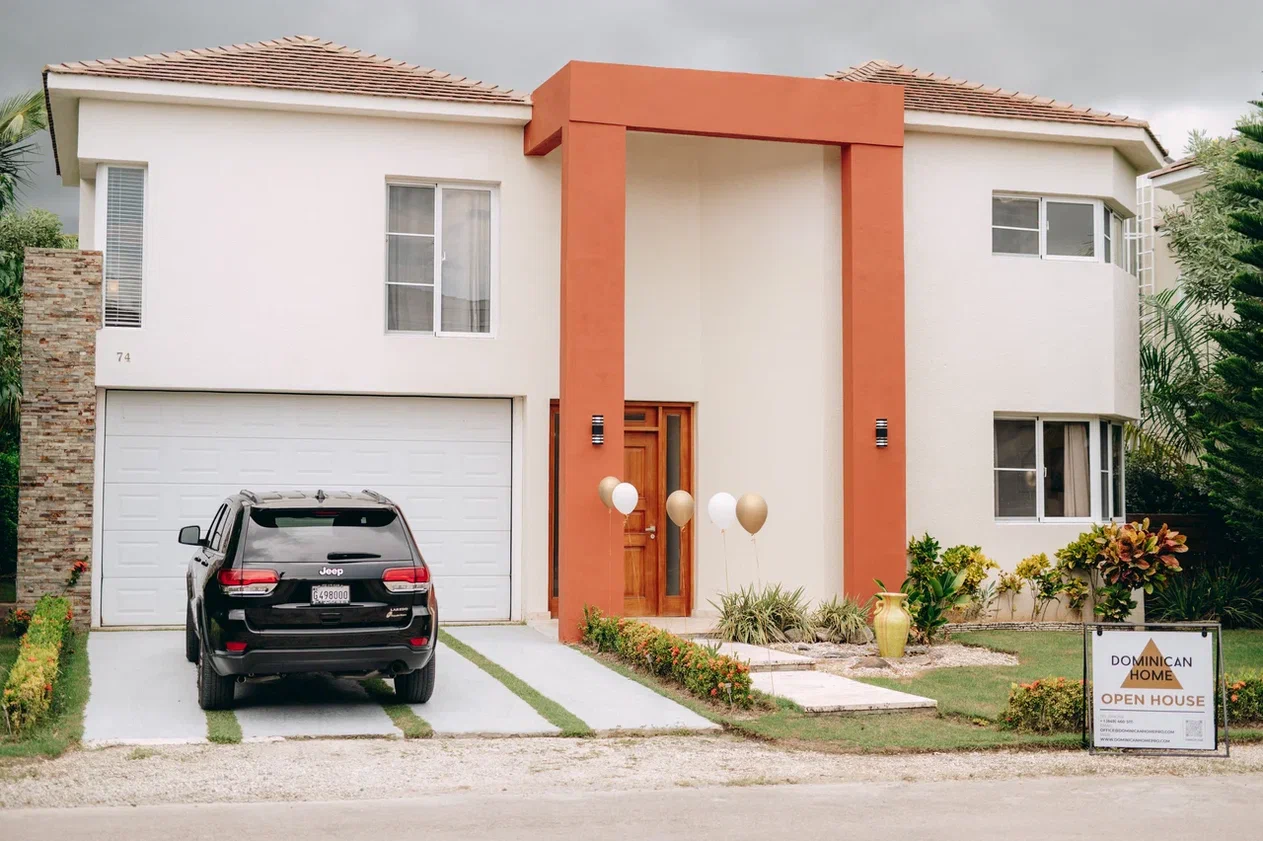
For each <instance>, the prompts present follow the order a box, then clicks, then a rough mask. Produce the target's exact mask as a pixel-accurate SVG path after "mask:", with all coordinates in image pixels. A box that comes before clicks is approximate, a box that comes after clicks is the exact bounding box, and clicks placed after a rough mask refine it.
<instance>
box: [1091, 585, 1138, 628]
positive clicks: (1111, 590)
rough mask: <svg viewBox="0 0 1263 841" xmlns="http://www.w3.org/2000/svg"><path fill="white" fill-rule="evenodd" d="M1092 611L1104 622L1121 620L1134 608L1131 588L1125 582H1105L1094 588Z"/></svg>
mask: <svg viewBox="0 0 1263 841" xmlns="http://www.w3.org/2000/svg"><path fill="white" fill-rule="evenodd" d="M1093 601H1094V602H1095V604H1094V605H1093V607H1092V612H1093V613H1095V614H1096V615H1097V616H1099V617H1100V618H1101V619H1103V620H1104V621H1106V622H1122V621H1123V620H1125V619H1126V618H1127V617H1128V616H1131V612H1132V611H1133V610H1135V609H1136V600H1135V599H1133V598H1132V597H1131V588H1130V587H1128V586H1127V585H1126V584H1105V585H1103V586H1101V587H1097V588H1096V595H1095V597H1094V598H1093Z"/></svg>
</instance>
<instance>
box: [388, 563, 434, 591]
mask: <svg viewBox="0 0 1263 841" xmlns="http://www.w3.org/2000/svg"><path fill="white" fill-rule="evenodd" d="M382 584H385V585H386V589H387V590H389V591H390V592H392V593H424V592H427V591H428V590H429V589H430V568H429V567H427V566H425V565H424V564H422V565H421V566H415V567H394V568H393V569H388V570H386V571H385V572H383V573H382Z"/></svg>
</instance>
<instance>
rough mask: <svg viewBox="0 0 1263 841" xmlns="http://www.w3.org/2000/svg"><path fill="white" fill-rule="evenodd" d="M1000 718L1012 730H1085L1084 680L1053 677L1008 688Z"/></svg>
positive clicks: (1064, 731)
mask: <svg viewBox="0 0 1263 841" xmlns="http://www.w3.org/2000/svg"><path fill="white" fill-rule="evenodd" d="M1000 721H1001V722H1002V723H1003V725H1004V726H1005V727H1007V728H1010V729H1012V730H1025V731H1034V732H1036V733H1066V732H1074V731H1081V730H1083V681H1082V680H1067V679H1066V678H1064V677H1050V678H1044V679H1043V680H1035V681H1031V682H1030V683H1014V684H1012V685H1011V686H1010V687H1009V702H1008V705H1007V706H1006V707H1005V709H1004V713H1003V714H1002V715H1001V717H1000Z"/></svg>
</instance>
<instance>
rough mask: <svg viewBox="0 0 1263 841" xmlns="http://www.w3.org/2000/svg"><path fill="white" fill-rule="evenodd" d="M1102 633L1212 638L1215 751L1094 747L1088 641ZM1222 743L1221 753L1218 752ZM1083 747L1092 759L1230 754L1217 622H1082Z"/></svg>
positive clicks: (1224, 756) (1220, 629)
mask: <svg viewBox="0 0 1263 841" xmlns="http://www.w3.org/2000/svg"><path fill="white" fill-rule="evenodd" d="M1105 631H1139V632H1142V633H1143V632H1145V631H1185V632H1189V633H1197V632H1200V633H1201V635H1202V636H1203V637H1204V636H1206V635H1207V634H1214V635H1215V644H1214V646H1212V648H1211V650H1212V651H1214V653H1215V687H1214V691H1215V692H1216V694H1218V696H1219V704H1217V705H1216V704H1215V703H1214V701H1212V702H1211V704H1212V705H1213V706H1218V707H1219V710H1218V713H1217V714H1216V715H1215V716H1214V719H1215V727H1214V731H1215V747H1214V750H1210V751H1207V750H1192V749H1188V748H1184V749H1171V750H1166V749H1163V748H1115V747H1102V748H1098V747H1097V746H1096V738H1095V729H1094V728H1093V726H1092V725H1093V722H1092V707H1093V697H1094V695H1093V692H1092V683H1091V679H1092V675H1091V674H1090V672H1091V667H1090V665H1089V663H1090V662H1091V640H1092V638H1093V637H1099V636H1100V635H1101V634H1102V633H1103V632H1105ZM1220 716H1222V717H1223V728H1224V732H1223V739H1222V742H1221V740H1220V738H1219V718H1220ZM1221 743H1222V746H1223V751H1222V752H1221V751H1220V750H1219V748H1220V745H1221ZM1083 744H1084V745H1085V746H1086V747H1087V749H1088V753H1089V754H1090V755H1092V756H1096V755H1097V753H1103V754H1115V755H1121V754H1139V755H1141V756H1206V757H1219V758H1221V759H1227V758H1228V756H1229V753H1230V748H1229V745H1228V692H1227V689H1226V688H1225V687H1224V634H1223V626H1222V625H1221V624H1220V623H1219V622H1084V623H1083Z"/></svg>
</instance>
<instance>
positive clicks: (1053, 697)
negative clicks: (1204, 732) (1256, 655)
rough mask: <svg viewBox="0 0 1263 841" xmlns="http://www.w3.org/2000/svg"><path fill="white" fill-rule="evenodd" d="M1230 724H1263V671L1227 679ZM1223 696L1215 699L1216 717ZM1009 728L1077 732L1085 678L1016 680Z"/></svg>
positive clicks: (1007, 713)
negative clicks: (1018, 681) (1028, 681)
mask: <svg viewBox="0 0 1263 841" xmlns="http://www.w3.org/2000/svg"><path fill="white" fill-rule="evenodd" d="M1224 689H1225V690H1226V691H1227V693H1228V698H1227V701H1228V723H1229V724H1250V725H1258V724H1263V673H1260V672H1254V671H1246V672H1239V673H1236V674H1229V675H1227V676H1225V678H1224ZM1221 700H1222V699H1221V698H1218V697H1217V698H1216V699H1215V705H1216V708H1215V718H1216V719H1217V720H1218V721H1219V723H1220V724H1221V725H1222V724H1223V715H1222V713H1220V712H1219V710H1220V707H1219V704H1220V702H1221ZM1001 721H1002V723H1003V724H1004V726H1005V727H1008V728H1011V729H1013V730H1025V731H1034V732H1036V733H1074V732H1079V731H1081V730H1083V681H1082V680H1070V679H1067V678H1064V677H1050V678H1044V679H1043V680H1035V681H1031V682H1030V683H1015V684H1013V685H1012V688H1011V689H1010V690H1009V703H1008V706H1007V707H1006V708H1005V710H1004V715H1003V716H1002V718H1001Z"/></svg>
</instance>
